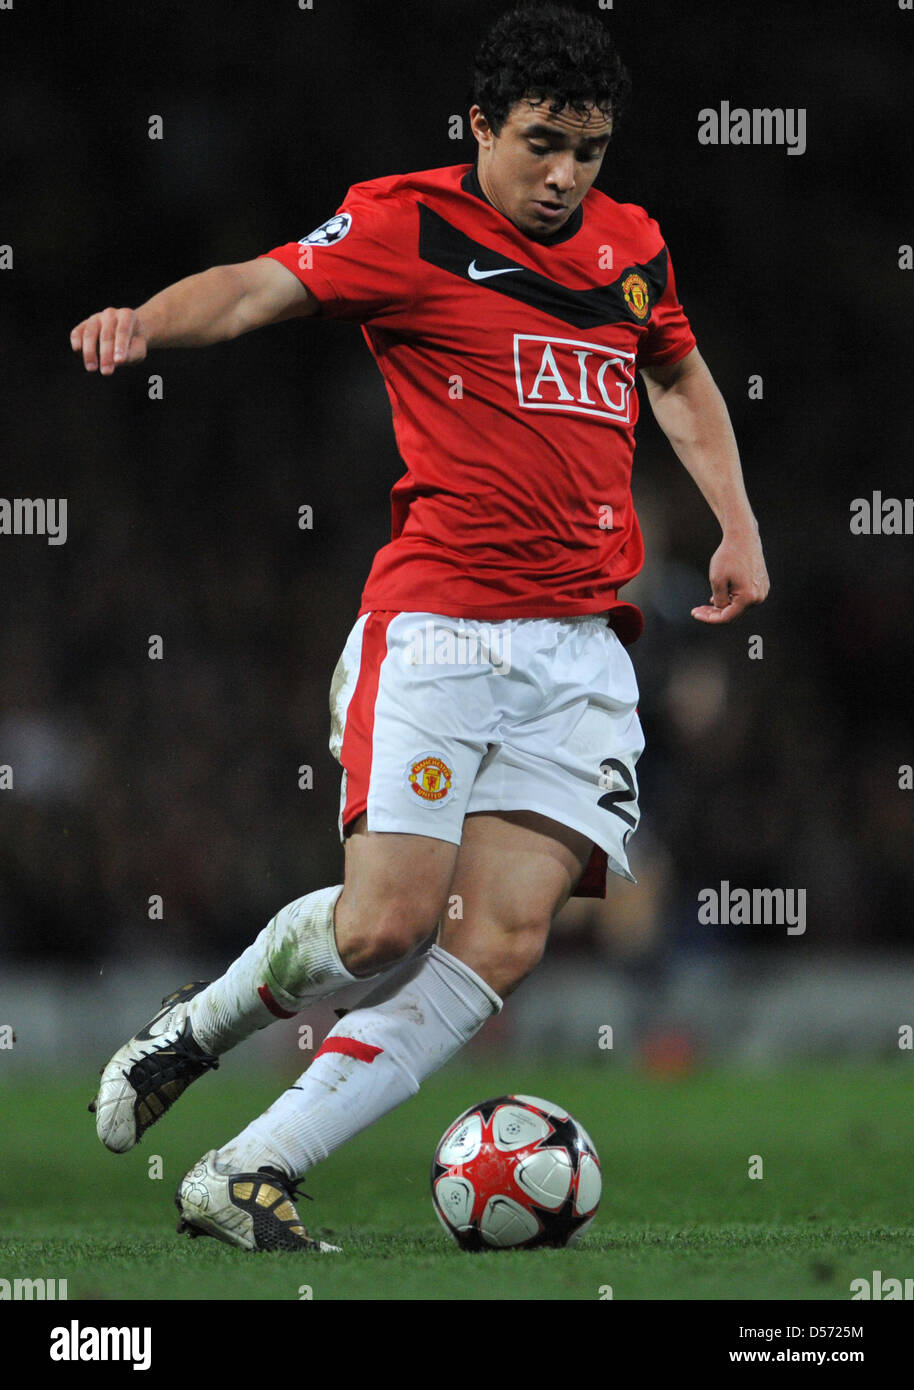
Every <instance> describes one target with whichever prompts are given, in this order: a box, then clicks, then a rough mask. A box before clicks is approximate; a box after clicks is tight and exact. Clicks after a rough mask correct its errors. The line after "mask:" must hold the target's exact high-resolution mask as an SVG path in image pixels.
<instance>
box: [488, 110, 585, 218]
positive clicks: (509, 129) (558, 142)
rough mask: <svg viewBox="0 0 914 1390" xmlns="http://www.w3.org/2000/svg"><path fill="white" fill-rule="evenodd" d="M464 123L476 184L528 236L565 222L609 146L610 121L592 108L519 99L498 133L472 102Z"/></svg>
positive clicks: (580, 198) (581, 197)
mask: <svg viewBox="0 0 914 1390" xmlns="http://www.w3.org/2000/svg"><path fill="white" fill-rule="evenodd" d="M470 124H471V126H472V129H473V134H474V135H475V136H476V139H477V141H478V143H479V165H478V172H479V182H480V185H481V186H482V190H483V192H484V193H485V195H486V197H487V198H488V199H489V201H490V202H491V203H492V204H494V206H495V207H497V208H498V210H499V212H502V213H504V215H505V216H506V217H509V218H510V219H511V221H512V222H513V223H514V224H515V226H517V227H520V229H521V231H522V232H526V233H527V235H528V236H532V237H536V236H548V235H549V234H550V233H551V232H556V231H558V230H559V228H560V227H562V226H564V224H565V223H566V222H567V221H568V219H569V217H570V216H571V214H572V213H573V212H574V210H575V208H576V207H577V206H578V205H579V204H580V202H581V201H582V199H583V197H584V195H585V193H586V192H587V190H588V189H589V188H590V186H591V184H592V183H593V181H594V179H595V178H596V177H597V174H598V173H599V172H600V165H601V164H602V163H603V156H604V154H605V153H606V147H607V145H608V144H609V137H610V135H611V134H612V119H611V118H607V117H606V116H605V115H604V114H603V113H602V112H601V111H599V110H598V109H597V108H596V107H590V108H589V109H588V110H587V111H586V112H585V113H583V114H582V113H581V112H578V111H575V110H574V109H573V108H572V107H570V106H566V107H565V108H564V110H562V111H559V112H558V113H557V114H555V115H554V114H553V113H552V112H551V111H550V109H549V103H548V101H542V102H539V103H535V102H532V101H527V100H524V101H519V102H516V103H515V104H514V106H512V108H511V110H510V112H509V114H508V119H507V120H506V121H505V123H504V125H503V126H502V128H501V131H500V132H499V134H498V135H493V133H492V129H491V127H490V125H489V123H488V121H487V120H486V118H485V116H484V115H483V113H482V111H481V110H480V108H479V107H478V106H474V107H472V108H471V110H470Z"/></svg>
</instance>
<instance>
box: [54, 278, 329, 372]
mask: <svg viewBox="0 0 914 1390" xmlns="http://www.w3.org/2000/svg"><path fill="white" fill-rule="evenodd" d="M319 307H320V305H319V303H318V301H317V299H315V297H314V295H313V294H311V293H310V292H309V291H308V290H307V289H306V288H305V286H304V285H303V284H302V283H301V282H300V281H299V280H298V279H296V277H295V276H294V275H293V274H292V272H291V271H289V270H287V269H286V268H285V266H282V265H280V264H279V262H278V261H275V260H271V259H270V258H269V257H266V256H264V257H259V258H258V259H257V260H253V261H243V262H241V263H240V264H238V265H217V266H213V267H212V269H211V270H204V271H202V272H201V274H199V275H189V276H188V277H187V279H186V280H179V281H177V283H176V284H174V285H169V286H168V288H167V289H164V290H162V291H161V292H160V293H159V294H156V295H153V297H152V299H150V300H147V302H146V303H145V304H141V305H140V307H139V308H138V309H110V308H109V309H103V310H102V311H101V313H98V314H91V315H90V316H89V318H87V319H83V321H82V323H78V324H77V325H76V326H75V328H73V329H72V331H71V333H70V346H71V347H72V349H73V351H74V352H80V353H82V358H83V362H84V364H85V368H86V371H87V372H95V371H100V372H101V374H102V376H110V374H111V373H112V372H113V371H114V369H115V367H121V366H128V365H130V364H131V363H133V362H142V361H143V359H144V358H145V356H146V353H147V351H148V350H149V349H150V348H158V347H207V346H209V344H210V343H221V342H226V341H227V340H228V339H230V338H237V337H238V336H239V334H241V333H249V332H250V331H251V329H252V328H262V327H264V326H265V325H266V324H269V323H279V322H280V320H282V319H287V318H293V317H295V316H303V317H307V316H309V315H311V314H316V313H317V312H318V309H319Z"/></svg>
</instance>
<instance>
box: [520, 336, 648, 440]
mask: <svg viewBox="0 0 914 1390" xmlns="http://www.w3.org/2000/svg"><path fill="white" fill-rule="evenodd" d="M514 377H515V381H516V382H517V399H518V401H519V403H520V404H521V405H522V406H523V407H524V408H525V409H527V410H570V411H572V412H573V413H574V414H575V415H600V416H602V417H603V418H604V419H607V420H617V421H619V423H620V424H624V425H627V424H628V423H629V422H630V402H631V392H632V387H633V386H634V384H635V354H634V353H633V352H625V351H623V349H622V348H609V347H605V346H604V345H603V344H602V343H588V342H583V341H581V340H580V339H577V338H545V337H539V336H538V335H535V334H532V333H515V335H514Z"/></svg>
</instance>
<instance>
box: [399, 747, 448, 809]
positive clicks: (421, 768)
mask: <svg viewBox="0 0 914 1390" xmlns="http://www.w3.org/2000/svg"><path fill="white" fill-rule="evenodd" d="M453 776H454V773H453V769H452V768H449V767H448V765H447V763H446V762H444V761H443V759H441V758H439V757H437V756H436V755H435V754H434V753H425V754H423V756H422V757H420V758H417V759H416V761H415V762H414V763H411V764H410V767H409V772H408V781H409V785H410V787H411V788H412V790H413V791H414V792H415V793H416V796H418V797H421V799H422V800H423V801H425V802H427V803H428V804H429V805H431V806H435V805H438V806H440V805H441V803H442V801H444V800H445V798H446V797H447V794H448V792H449V791H450V790H451V781H452V779H453Z"/></svg>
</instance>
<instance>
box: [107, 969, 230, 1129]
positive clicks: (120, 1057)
mask: <svg viewBox="0 0 914 1390" xmlns="http://www.w3.org/2000/svg"><path fill="white" fill-rule="evenodd" d="M205 988H206V981H203V982H202V983H201V982H200V981H197V982H195V983H193V984H189V985H183V986H182V987H181V989H176V990H175V992H174V993H173V994H169V995H166V997H165V998H164V999H163V1000H162V1007H161V1009H160V1010H159V1012H158V1013H157V1014H156V1016H155V1018H152V1019H150V1021H149V1022H148V1023H147V1024H146V1026H145V1028H141V1029H140V1031H139V1032H138V1033H136V1034H135V1035H134V1036H133V1037H132V1038H131V1039H130V1041H129V1042H126V1043H124V1046H123V1047H121V1048H119V1049H118V1051H117V1052H115V1054H114V1056H113V1057H112V1058H111V1061H110V1062H109V1063H108V1065H107V1066H106V1067H105V1068H104V1070H103V1071H102V1074H101V1076H102V1079H101V1082H100V1083H99V1088H98V1095H97V1096H96V1097H95V1100H94V1101H92V1103H91V1104H90V1106H89V1109H90V1111H92V1112H93V1114H94V1115H95V1127H96V1129H97V1131H98V1137H99V1139H100V1140H101V1141H102V1143H103V1144H104V1145H105V1147H106V1148H109V1149H111V1150H112V1152H113V1153H118V1154H122V1153H126V1152H127V1150H128V1149H132V1148H133V1146H134V1144H137V1143H138V1142H139V1140H140V1139H141V1138H142V1137H143V1135H144V1134H145V1133H146V1131H147V1129H149V1127H150V1125H154V1124H155V1122H156V1120H160V1119H161V1118H162V1116H163V1115H164V1114H165V1111H166V1110H168V1109H170V1108H171V1106H172V1105H174V1103H175V1101H176V1100H177V1099H178V1097H179V1096H180V1095H182V1094H183V1093H184V1091H186V1090H187V1088H188V1086H189V1085H190V1083H191V1082H192V1081H196V1079H197V1077H198V1076H202V1075H203V1073H204V1072H205V1071H212V1070H214V1069H215V1068H216V1067H218V1065H219V1060H218V1058H217V1057H214V1056H213V1055H212V1054H211V1053H209V1052H205V1051H204V1050H203V1048H202V1047H201V1046H200V1044H199V1043H198V1042H197V1041H196V1040H195V1038H194V1033H193V1028H192V1027H191V1022H190V1019H189V1018H188V1017H187V1006H188V1004H189V1003H190V1000H191V999H192V998H193V997H194V995H195V994H199V993H200V991H201V989H205Z"/></svg>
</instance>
